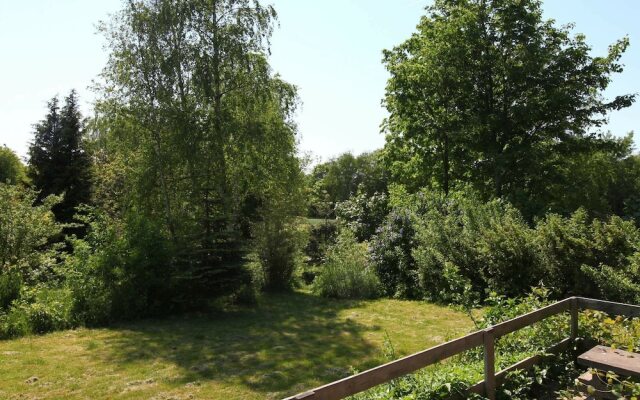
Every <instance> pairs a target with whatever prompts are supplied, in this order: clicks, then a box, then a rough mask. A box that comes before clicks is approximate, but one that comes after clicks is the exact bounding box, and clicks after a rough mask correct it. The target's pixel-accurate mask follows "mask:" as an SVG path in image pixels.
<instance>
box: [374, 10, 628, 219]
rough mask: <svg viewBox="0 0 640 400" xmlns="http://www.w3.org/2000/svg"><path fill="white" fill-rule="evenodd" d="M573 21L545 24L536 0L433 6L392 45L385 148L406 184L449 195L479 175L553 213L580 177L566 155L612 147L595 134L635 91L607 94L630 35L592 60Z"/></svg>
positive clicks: (485, 190) (519, 201) (529, 209)
mask: <svg viewBox="0 0 640 400" xmlns="http://www.w3.org/2000/svg"><path fill="white" fill-rule="evenodd" d="M569 29H570V28H566V27H556V26H554V24H553V22H552V21H544V20H543V19H542V9H541V2H540V1H538V0H525V1H519V0H518V1H517V0H489V1H486V0H482V1H481V0H470V1H463V2H460V1H452V0H441V1H436V2H435V3H434V5H433V6H431V7H428V8H427V14H426V15H425V16H424V17H423V18H422V20H421V22H420V24H419V25H418V30H417V32H416V33H414V34H413V35H412V36H411V37H410V38H409V39H407V40H406V41H405V42H404V43H402V44H400V45H399V46H397V47H395V48H394V49H392V50H387V51H385V52H384V63H385V66H386V67H387V69H388V70H389V72H390V74H391V78H390V79H389V81H388V84H387V93H386V97H385V100H384V104H385V105H386V107H387V109H388V111H389V113H390V115H389V117H388V118H387V119H386V120H385V122H384V124H383V127H384V130H385V132H386V134H387V143H386V146H385V152H386V154H387V156H388V157H387V160H388V168H389V169H390V171H391V173H392V175H393V177H394V179H395V180H396V182H398V183H402V184H405V185H406V186H407V187H408V188H409V189H410V190H413V191H415V190H416V189H417V188H420V187H424V186H426V187H428V188H432V189H438V190H442V191H444V192H445V193H448V192H449V190H450V189H451V188H455V187H456V186H457V185H459V184H461V183H471V184H473V186H474V187H475V188H476V189H477V190H478V191H479V192H480V193H481V195H482V196H483V198H485V199H486V198H491V197H505V198H506V199H508V200H509V201H510V202H511V203H512V204H514V205H515V206H516V207H517V208H518V209H520V210H521V211H523V212H524V213H525V216H526V217H527V219H532V217H533V216H536V215H541V214H543V213H544V212H545V211H546V210H547V208H548V206H549V205H550V204H553V202H554V200H555V199H554V196H557V194H558V192H559V191H562V190H563V188H565V190H566V188H567V187H570V186H571V182H572V179H571V175H563V174H562V173H560V170H562V168H563V165H564V164H565V160H566V159H567V158H569V159H571V158H573V157H577V156H580V155H582V154H588V153H589V152H590V151H591V150H592V149H589V145H592V144H593V145H599V144H602V145H604V144H605V143H604V142H606V141H604V140H599V139H597V137H596V135H595V134H596V133H597V130H598V129H599V128H600V127H601V126H603V124H604V123H605V122H606V118H607V115H608V113H610V112H611V111H615V110H619V109H621V108H624V107H628V106H630V105H631V104H632V103H633V102H634V100H635V95H632V94H626V95H621V96H617V97H615V98H614V99H613V100H611V101H607V100H605V99H604V98H603V96H602V91H603V90H604V89H606V88H607V87H608V85H609V83H610V81H611V75H612V74H614V73H620V72H622V65H621V64H620V63H619V60H620V58H621V56H622V55H623V53H624V52H625V50H626V48H627V46H628V43H629V42H628V39H627V38H623V39H621V40H620V41H618V42H616V43H614V44H613V45H612V46H611V47H610V49H609V52H608V54H607V55H606V56H604V57H592V56H591V55H590V50H591V49H590V47H589V46H588V45H587V43H586V42H585V38H584V37H583V36H581V35H575V36H573V35H572V34H571V31H570V30H569ZM585 146H586V147H585ZM577 168H580V167H579V166H577ZM570 172H571V171H570ZM574 209H575V208H574ZM571 211H573V209H572V210H571Z"/></svg>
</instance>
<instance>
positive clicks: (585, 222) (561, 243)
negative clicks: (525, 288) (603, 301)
mask: <svg viewBox="0 0 640 400" xmlns="http://www.w3.org/2000/svg"><path fill="white" fill-rule="evenodd" d="M536 234H537V237H538V241H539V244H540V246H541V247H542V249H541V254H542V257H543V265H544V266H543V268H544V271H545V276H546V281H545V282H546V284H547V285H548V286H550V287H552V288H553V289H554V290H555V291H556V293H557V294H558V296H565V295H571V294H580V295H585V296H590V297H603V298H607V299H610V300H633V296H634V295H637V293H638V291H637V288H636V289H635V292H634V291H632V290H630V289H632V288H633V287H634V285H637V284H638V283H640V275H638V273H637V268H634V267H633V265H632V262H631V261H632V257H633V256H634V254H635V253H636V252H637V251H638V246H639V245H640V231H638V228H637V227H636V226H635V225H634V224H633V222H630V221H624V220H622V219H621V218H619V217H616V216H614V217H611V218H610V219H608V220H604V221H602V220H598V219H593V220H590V219H589V218H588V216H587V213H586V211H584V210H578V211H576V212H575V213H574V214H573V215H572V216H571V217H569V218H562V217H560V216H558V215H548V216H547V217H546V218H545V219H544V220H542V221H540V223H538V225H537V227H536ZM636 257H637V256H636ZM623 282H627V284H626V285H620V284H622V283H623ZM634 282H635V283H634ZM624 293H626V295H625V294H624ZM629 296H631V297H629Z"/></svg>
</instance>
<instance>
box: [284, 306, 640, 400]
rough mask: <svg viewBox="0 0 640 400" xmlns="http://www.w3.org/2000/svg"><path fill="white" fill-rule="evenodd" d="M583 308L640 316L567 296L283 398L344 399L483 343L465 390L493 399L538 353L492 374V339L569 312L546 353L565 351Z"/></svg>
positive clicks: (639, 310)
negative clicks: (560, 335)
mask: <svg viewBox="0 0 640 400" xmlns="http://www.w3.org/2000/svg"><path fill="white" fill-rule="evenodd" d="M585 309H590V310H596V311H604V312H606V313H609V314H613V315H624V316H627V317H640V306H637V305H631V304H622V303H614V302H610V301H603V300H595V299H588V298H584V297H570V298H568V299H565V300H562V301H559V302H557V303H554V304H551V305H549V306H546V307H544V308H541V309H539V310H536V311H533V312H530V313H528V314H524V315H521V316H519V317H517V318H514V319H511V320H509V321H505V322H502V323H500V324H497V325H494V326H491V327H489V328H487V329H484V330H482V331H477V332H474V333H471V334H469V335H467V336H463V337H461V338H458V339H454V340H452V341H450V342H447V343H443V344H441V345H438V346H435V347H432V348H430V349H427V350H423V351H421V352H418V353H415V354H412V355H410V356H406V357H404V358H400V359H398V360H395V361H392V362H389V363H387V364H384V365H380V366H378V367H375V368H372V369H370V370H367V371H364V372H361V373H359V374H356V375H352V376H349V377H347V378H344V379H341V380H339V381H335V382H332V383H329V384H327V385H324V386H320V387H318V388H315V389H313V390H310V391H308V392H304V393H300V394H297V395H295V396H292V397H289V398H287V399H286V400H303V399H304V400H340V399H344V398H345V397H348V396H351V395H353V394H356V393H360V392H362V391H365V390H367V389H370V388H372V387H374V386H377V385H380V384H383V383H386V382H389V381H390V380H392V379H395V378H399V377H401V376H403V375H406V374H410V373H412V372H415V371H417V370H419V369H421V368H424V367H427V366H429V365H432V364H435V363H437V362H439V361H442V360H444V359H446V358H449V357H452V356H454V355H456V354H460V353H462V352H464V351H466V350H470V349H472V348H474V347H478V346H484V380H483V381H481V382H478V383H477V384H475V385H473V386H471V387H470V388H469V390H470V391H471V392H475V393H479V394H484V395H485V396H486V397H488V398H489V399H492V400H493V399H495V395H496V388H497V387H498V386H499V385H500V384H501V383H502V382H503V381H504V378H505V376H506V375H507V373H509V372H510V371H513V370H516V369H521V370H524V369H529V368H531V367H532V366H533V365H535V364H537V363H539V362H540V361H541V360H542V356H541V355H536V356H533V357H529V358H527V359H525V360H522V361H520V362H519V363H517V364H514V365H512V366H510V367H508V368H505V369H503V370H502V371H499V372H498V373H496V372H495V349H494V347H495V341H496V339H498V338H500V337H502V336H504V335H506V334H509V333H511V332H514V331H517V330H519V329H522V328H524V327H526V326H529V325H531V324H533V323H536V322H538V321H541V320H543V319H545V318H548V317H551V316H553V315H557V314H560V313H562V312H566V311H568V312H569V313H570V314H571V332H570V335H569V337H567V338H566V339H564V340H562V341H561V342H560V343H557V344H556V345H554V346H552V347H551V348H549V349H548V350H547V352H548V353H557V352H560V351H563V350H566V349H567V348H568V347H569V345H570V343H571V342H572V341H573V340H574V339H575V338H576V337H577V335H578V311H579V310H585Z"/></svg>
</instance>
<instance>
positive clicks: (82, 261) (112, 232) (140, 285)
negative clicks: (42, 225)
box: [65, 212, 188, 325]
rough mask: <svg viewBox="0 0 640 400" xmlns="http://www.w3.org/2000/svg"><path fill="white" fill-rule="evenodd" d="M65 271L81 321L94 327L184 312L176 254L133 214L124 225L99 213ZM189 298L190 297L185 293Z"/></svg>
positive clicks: (92, 216) (158, 232) (157, 232)
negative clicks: (174, 257) (116, 321)
mask: <svg viewBox="0 0 640 400" xmlns="http://www.w3.org/2000/svg"><path fill="white" fill-rule="evenodd" d="M87 220H88V222H89V232H88V234H87V236H86V237H85V238H84V239H83V240H78V239H76V240H74V241H73V242H72V244H73V254H72V255H71V256H70V257H69V258H68V260H67V263H66V268H65V275H66V279H67V285H68V287H69V288H70V290H71V292H72V293H73V314H74V318H75V320H76V321H78V322H80V323H84V324H88V325H95V324H103V323H106V322H109V321H111V320H115V319H130V318H135V317H145V316H157V315H163V314H167V313H171V312H173V311H174V310H176V309H178V308H180V307H183V306H184V303H185V302H187V301H188V300H185V298H184V297H181V296H177V292H178V289H177V286H178V282H177V278H176V276H177V273H176V271H175V270H174V268H175V267H174V265H173V264H172V263H171V258H172V252H171V250H170V248H169V245H168V242H167V240H166V238H165V237H164V235H163V234H162V231H161V230H160V228H159V227H158V226H157V225H155V224H154V223H152V222H151V221H150V220H149V219H146V218H144V217H142V216H138V215H136V214H135V213H132V214H131V215H130V216H128V217H127V218H126V219H125V220H124V221H119V220H115V219H113V218H109V217H107V216H106V215H104V214H101V213H97V212H93V213H92V214H90V216H89V217H88V218H87ZM183 293H186V295H187V296H188V292H187V291H184V292H183Z"/></svg>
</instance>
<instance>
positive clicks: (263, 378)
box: [0, 292, 472, 400]
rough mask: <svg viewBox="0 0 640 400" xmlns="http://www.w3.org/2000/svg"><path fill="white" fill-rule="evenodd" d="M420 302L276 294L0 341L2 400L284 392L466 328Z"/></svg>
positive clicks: (457, 316) (229, 397)
mask: <svg viewBox="0 0 640 400" xmlns="http://www.w3.org/2000/svg"><path fill="white" fill-rule="evenodd" d="M471 326H472V324H471V321H470V320H469V319H468V318H467V317H466V316H465V315H464V314H462V313H459V312H456V311H453V310H451V309H448V308H444V307H439V306H436V305H431V304H426V303H423V302H411V301H401V300H376V301H340V300H328V299H322V298H319V297H316V296H313V295H310V294H308V293H301V292H298V293H293V294H287V295H272V296H266V297H264V298H263V299H261V302H260V304H259V306H258V307H255V308H247V309H236V310H231V311H225V312H218V313H214V314H211V315H201V316H189V317H180V318H170V319H165V320H147V321H143V322H138V323H129V324H124V325H122V326H117V327H113V328H110V329H78V330H73V331H65V332H57V333H53V334H49V335H45V336H40V337H28V338H23V339H18V340H11V341H2V342H0V398H1V399H31V398H33V399H36V398H37V399H87V398H90V399H156V400H160V399H200V398H202V399H205V398H206V399H225V400H235V399H265V398H267V399H269V398H271V399H278V398H282V397H284V396H286V395H289V394H294V393H296V392H299V391H303V390H305V389H309V388H311V387H314V386H316V385H319V384H321V383H325V382H330V381H332V380H335V379H338V378H341V377H344V376H346V375H349V374H350V372H351V370H352V369H358V370H362V369H365V368H368V367H371V366H374V365H377V364H379V363H381V362H384V361H386V360H385V356H384V353H383V351H382V349H383V344H384V341H385V337H388V338H389V340H390V341H391V343H392V344H393V346H394V348H395V352H396V356H398V357H399V356H402V355H405V354H409V353H412V352H415V351H418V350H421V349H424V348H427V347H430V346H433V345H435V344H438V343H441V342H443V341H445V340H447V339H450V338H452V337H455V336H458V335H460V334H462V333H465V332H467V331H468V330H469V329H470V328H471Z"/></svg>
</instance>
